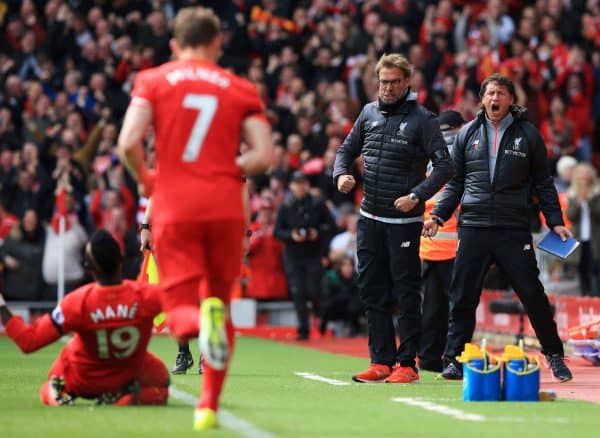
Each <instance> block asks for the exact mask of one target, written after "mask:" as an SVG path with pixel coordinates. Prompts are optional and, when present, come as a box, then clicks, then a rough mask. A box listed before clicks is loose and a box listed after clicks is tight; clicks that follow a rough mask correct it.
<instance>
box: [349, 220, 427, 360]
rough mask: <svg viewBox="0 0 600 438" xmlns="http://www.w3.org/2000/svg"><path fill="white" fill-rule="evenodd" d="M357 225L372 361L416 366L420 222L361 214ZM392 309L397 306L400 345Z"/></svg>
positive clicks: (362, 286) (418, 325)
mask: <svg viewBox="0 0 600 438" xmlns="http://www.w3.org/2000/svg"><path fill="white" fill-rule="evenodd" d="M357 228H358V229H357V243H358V288H359V290H360V295H361V298H362V301H363V304H364V307H365V311H366V314H367V325H368V329H369V351H370V354H371V362H372V363H381V364H386V365H393V364H395V363H396V362H400V364H401V365H402V366H414V364H415V356H416V354H417V348H418V346H419V337H420V334H421V294H420V290H419V289H420V284H421V262H420V260H419V244H420V235H421V229H422V228H423V224H422V223H421V222H415V223H410V224H386V223H383V222H378V221H375V220H372V219H368V218H366V217H364V216H360V218H359V219H358V225H357ZM394 307H397V309H398V317H397V323H398V334H399V335H400V346H399V347H398V348H396V336H395V332H394V323H393V316H392V310H393V308H394Z"/></svg>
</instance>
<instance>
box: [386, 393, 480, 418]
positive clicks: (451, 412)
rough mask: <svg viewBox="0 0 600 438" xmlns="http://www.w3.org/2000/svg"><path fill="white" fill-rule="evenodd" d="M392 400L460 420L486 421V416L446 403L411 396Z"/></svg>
mask: <svg viewBox="0 0 600 438" xmlns="http://www.w3.org/2000/svg"><path fill="white" fill-rule="evenodd" d="M392 401H394V402H397V403H404V404H406V405H409V406H416V407H418V408H423V409H425V410H427V411H432V412H437V413H438V414H442V415H448V416H450V417H454V418H456V419H458V420H464V421H485V420H486V418H485V416H483V415H480V414H471V413H469V412H465V411H461V410H460V409H454V408H451V407H450V406H446V405H438V404H436V403H433V402H430V401H427V400H419V399H416V398H409V397H394V398H392Z"/></svg>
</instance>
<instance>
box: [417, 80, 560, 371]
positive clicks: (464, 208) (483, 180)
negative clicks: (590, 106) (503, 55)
mask: <svg viewBox="0 0 600 438" xmlns="http://www.w3.org/2000/svg"><path fill="white" fill-rule="evenodd" d="M480 97H481V101H482V106H483V109H482V111H481V112H480V113H479V114H478V115H477V117H476V118H475V119H474V120H473V121H471V122H470V123H468V124H467V125H465V126H463V127H462V128H461V130H460V131H459V133H458V135H457V138H456V143H455V145H454V149H453V150H454V153H453V156H452V157H453V161H454V170H455V175H454V177H453V178H452V180H451V181H450V182H449V183H448V185H447V186H446V190H445V191H444V193H443V196H442V199H441V200H440V202H439V203H438V205H437V206H436V207H435V208H434V209H433V211H432V212H431V220H429V221H427V222H426V223H425V226H424V229H423V235H425V236H433V235H435V233H436V232H437V229H438V226H443V222H444V220H446V219H448V218H449V217H450V215H452V214H453V212H454V210H455V209H456V207H458V205H459V204H460V216H459V231H458V238H459V242H460V244H459V246H458V252H457V254H456V261H455V264H454V274H453V277H452V285H451V286H450V318H449V326H448V339H447V343H446V350H445V352H444V360H445V368H444V370H443V371H442V377H444V378H446V379H461V378H462V368H461V366H460V364H459V363H458V362H456V359H455V358H456V356H457V355H459V354H460V352H461V351H462V349H463V348H464V345H465V343H467V342H470V341H471V337H472V336H473V331H474V329H475V310H476V308H477V304H478V303H479V296H480V294H481V288H482V285H483V278H484V276H485V274H486V272H487V270H488V268H489V267H490V265H491V264H492V263H496V264H497V265H498V266H499V267H500V268H501V269H502V270H503V271H504V272H506V274H507V276H508V277H509V280H510V283H511V284H512V285H513V287H514V289H515V292H516V293H517V295H518V297H519V299H520V300H521V302H522V303H523V305H524V307H525V309H527V313H528V315H529V320H530V321H531V325H532V326H533V328H534V330H535V333H536V335H537V337H538V339H539V340H540V343H541V345H542V352H543V353H544V354H545V356H546V359H547V360H548V362H549V364H550V366H551V368H552V372H553V374H554V376H555V377H556V378H557V379H558V380H560V381H567V380H570V379H571V378H572V376H571V372H570V371H569V369H568V368H567V366H566V365H565V363H564V361H563V354H564V352H563V345H562V342H561V340H560V338H559V337H558V331H557V329H556V324H555V322H554V320H553V316H552V310H551V308H550V303H549V302H548V297H547V296H546V294H545V293H544V287H543V286H542V284H541V283H540V281H539V279H538V275H539V271H538V268H537V263H536V259H535V253H534V248H533V242H532V239H531V232H530V230H529V226H530V222H529V218H530V215H529V208H530V203H531V199H530V198H531V192H532V189H534V190H535V191H536V193H537V196H538V198H539V200H540V206H541V208H542V212H543V213H544V216H545V217H546V222H547V223H548V226H549V227H550V228H551V229H552V230H553V231H554V232H556V233H557V234H558V235H560V237H561V238H562V240H565V239H566V238H567V237H571V232H570V231H569V230H568V229H567V228H565V226H564V223H563V220H562V214H561V210H560V205H559V203H558V196H557V194H556V189H555V188H554V184H553V181H552V177H551V176H550V173H549V172H548V163H547V157H546V146H545V145H544V142H543V140H542V138H541V136H540V134H539V133H538V131H537V129H536V128H535V127H534V126H533V125H532V124H531V123H529V122H528V121H527V120H525V119H524V111H523V110H522V109H521V108H520V107H517V106H515V105H514V102H515V87H514V84H513V83H512V82H511V80H510V79H508V78H506V77H504V76H500V75H492V76H490V77H488V78H487V79H485V80H484V81H483V83H482V84H481V89H480Z"/></svg>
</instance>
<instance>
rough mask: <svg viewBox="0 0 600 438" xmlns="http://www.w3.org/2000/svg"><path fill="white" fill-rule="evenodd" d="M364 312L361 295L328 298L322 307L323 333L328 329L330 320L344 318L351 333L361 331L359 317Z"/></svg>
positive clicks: (354, 333) (321, 328) (321, 329)
mask: <svg viewBox="0 0 600 438" xmlns="http://www.w3.org/2000/svg"><path fill="white" fill-rule="evenodd" d="M361 313H362V304H361V302H360V298H359V297H343V298H340V299H333V300H327V301H325V302H323V304H322V307H321V327H320V328H319V330H320V332H321V333H325V330H327V323H328V322H329V321H339V320H343V321H344V322H346V323H347V324H348V326H349V328H350V335H351V336H353V335H357V334H358V333H359V332H360V322H359V318H360V315H361Z"/></svg>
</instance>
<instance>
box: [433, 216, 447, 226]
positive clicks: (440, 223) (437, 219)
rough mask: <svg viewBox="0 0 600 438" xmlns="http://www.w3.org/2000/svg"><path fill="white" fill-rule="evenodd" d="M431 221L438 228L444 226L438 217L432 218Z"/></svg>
mask: <svg viewBox="0 0 600 438" xmlns="http://www.w3.org/2000/svg"><path fill="white" fill-rule="evenodd" d="M431 219H432V220H433V221H434V222H435V223H436V224H438V226H440V227H443V226H444V221H443V220H441V219H440V218H439V217H437V216H432V217H431Z"/></svg>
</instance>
